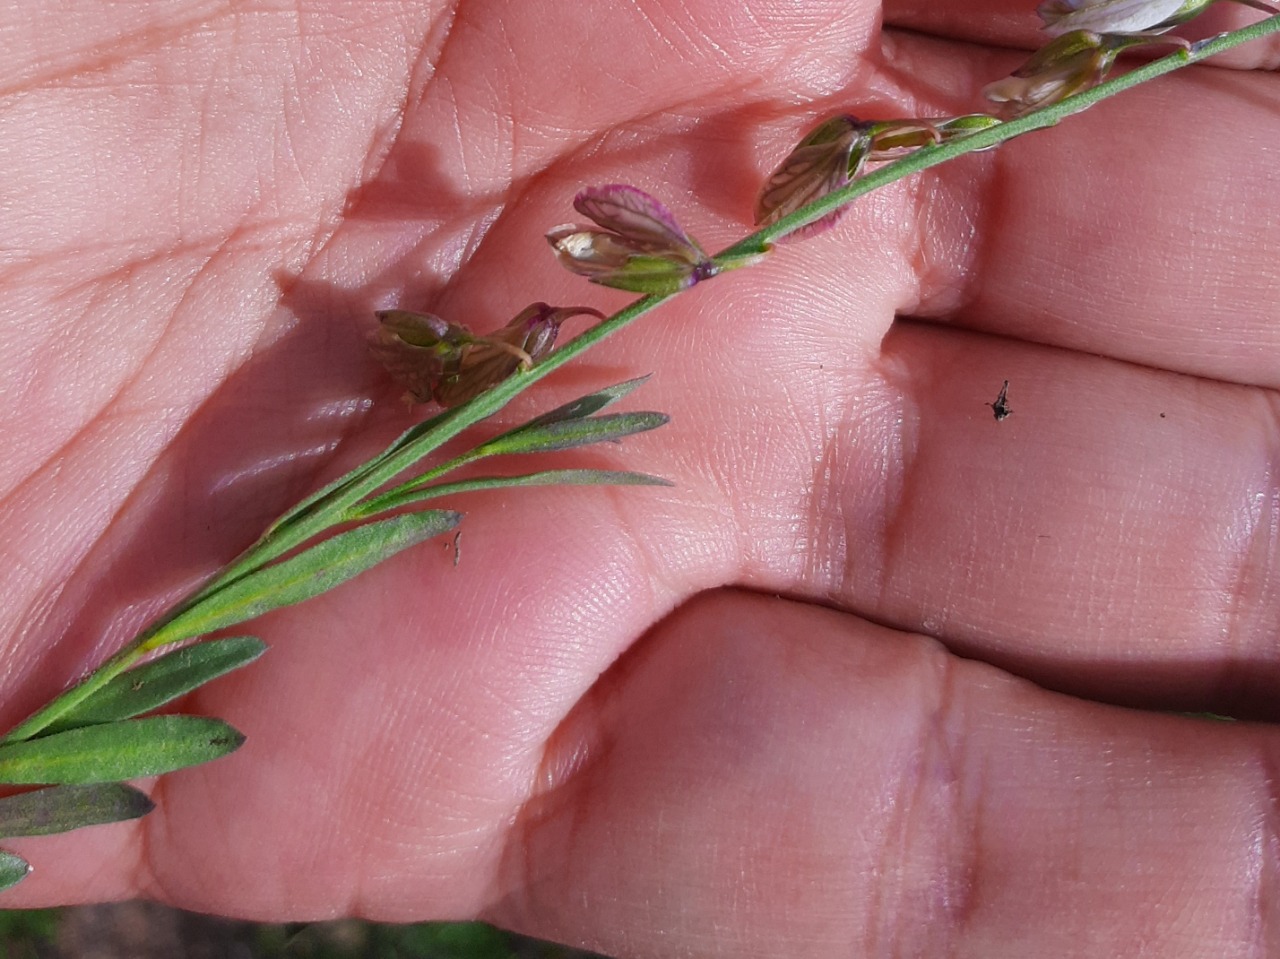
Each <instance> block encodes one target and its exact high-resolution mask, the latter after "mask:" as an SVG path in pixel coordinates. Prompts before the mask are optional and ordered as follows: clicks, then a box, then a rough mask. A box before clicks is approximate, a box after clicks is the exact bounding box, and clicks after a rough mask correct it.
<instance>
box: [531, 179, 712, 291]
mask: <svg viewBox="0 0 1280 959" xmlns="http://www.w3.org/2000/svg"><path fill="white" fill-rule="evenodd" d="M573 207H574V209H575V210H577V211H578V212H579V213H581V214H582V215H583V216H585V217H587V218H589V219H590V220H591V221H592V222H593V223H595V224H596V226H598V227H599V228H600V229H593V228H591V227H582V226H575V225H573V224H567V225H564V226H558V227H556V228H555V229H553V230H552V231H551V232H550V233H548V234H547V241H548V242H549V243H550V244H551V248H552V249H553V250H555V253H556V258H557V259H558V260H559V261H560V263H561V264H562V265H563V266H564V267H565V268H566V269H568V270H571V271H572V272H574V273H577V274H578V275H579V276H585V277H587V279H589V280H591V282H593V283H599V284H601V285H603V286H611V287H614V288H616V289H619V290H630V291H631V292H633V293H657V294H667V293H675V292H676V291H678V290H683V289H687V288H688V287H690V286H693V284H695V283H697V282H698V281H699V280H705V279H706V278H707V277H709V276H714V275H715V274H716V273H717V272H719V268H718V267H717V266H716V264H715V263H714V262H713V261H712V260H711V258H710V257H708V256H707V254H706V253H705V252H703V249H702V247H700V246H699V245H698V243H697V241H696V240H694V239H693V238H692V237H690V236H689V234H687V233H685V231H684V230H683V229H681V227H680V224H679V223H677V222H676V219H675V217H674V216H673V215H672V214H671V211H670V210H668V209H667V208H666V207H665V206H664V205H663V204H662V203H661V202H659V201H658V200H656V199H654V198H653V197H651V196H650V195H649V194H647V193H645V192H644V191H643V190H638V189H636V188H635V187H633V186H626V185H625V184H610V185H607V186H597V187H588V188H587V189H585V190H583V191H582V192H581V193H579V194H578V195H577V196H576V197H574V200H573Z"/></svg>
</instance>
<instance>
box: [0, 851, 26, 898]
mask: <svg viewBox="0 0 1280 959" xmlns="http://www.w3.org/2000/svg"><path fill="white" fill-rule="evenodd" d="M30 872H31V863H29V862H27V861H26V860H25V859H23V858H22V857H21V856H15V855H14V854H13V853H11V852H9V851H8V850H7V849H0V889H9V888H12V887H13V886H16V885H17V884H18V883H20V882H22V880H24V879H26V878H27V875H28V874H29V873H30Z"/></svg>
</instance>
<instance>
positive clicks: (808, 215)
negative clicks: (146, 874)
mask: <svg viewBox="0 0 1280 959" xmlns="http://www.w3.org/2000/svg"><path fill="white" fill-rule="evenodd" d="M1278 31H1280V16H1274V17H1271V18H1269V19H1266V20H1262V21H1260V22H1258V23H1255V24H1252V25H1250V26H1247V27H1244V28H1242V29H1240V30H1235V31H1232V32H1231V33H1226V34H1223V35H1221V36H1219V37H1215V38H1213V39H1212V40H1209V41H1206V42H1203V43H1200V44H1196V45H1195V46H1194V47H1193V48H1192V49H1191V50H1189V51H1188V50H1180V51H1178V52H1176V53H1174V54H1172V55H1170V56H1167V57H1163V58H1161V59H1159V60H1154V61H1152V62H1150V63H1147V64H1144V65H1143V66H1140V67H1138V68H1137V69H1135V70H1132V71H1130V72H1129V73H1126V74H1124V75H1122V76H1119V77H1116V78H1114V79H1112V80H1108V81H1107V82H1106V83H1103V84H1100V85H1099V86H1097V87H1095V88H1093V89H1092V90H1088V91H1086V92H1084V93H1079V94H1077V95H1075V96H1073V97H1070V98H1068V99H1066V100H1063V101H1062V102H1061V103H1057V104H1054V105H1052V106H1049V107H1045V108H1042V109H1040V110H1038V111H1036V112H1034V113H1030V114H1028V115H1026V116H1024V117H1020V118H1019V119H1017V120H1011V121H1009V122H1007V123H1000V124H997V125H995V126H992V127H989V128H987V129H985V130H980V131H978V132H976V133H972V134H969V135H967V136H963V137H956V138H953V139H950V140H948V141H947V142H945V143H942V144H939V145H937V146H928V147H923V148H921V149H920V150H917V151H916V152H914V153H911V154H909V155H907V156H905V157H903V158H902V159H899V160H895V161H893V162H891V163H886V164H885V165H884V166H882V167H880V168H879V169H877V170H875V171H874V172H872V173H869V174H867V175H865V176H862V177H859V178H858V179H857V180H855V181H854V182H852V183H851V184H849V185H848V186H847V187H845V188H844V189H842V190H838V191H836V192H833V193H831V194H828V195H827V196H824V197H822V198H821V199H819V200H816V201H814V202H813V203H810V204H809V205H808V206H805V207H802V208H801V209H799V210H796V211H795V212H794V213H792V214H790V215H789V216H786V217H784V218H783V219H781V220H779V221H778V222H776V223H773V224H770V225H769V226H767V227H765V228H764V229H761V230H757V231H756V232H755V233H752V234H751V235H750V236H747V237H744V238H743V239H741V240H739V241H738V242H737V243H734V244H733V245H732V246H729V247H726V248H725V249H724V250H722V251H721V252H720V253H719V254H717V255H716V257H715V259H716V260H717V261H718V262H720V263H721V264H724V265H728V264H729V263H730V262H731V261H741V260H742V259H743V258H745V257H750V256H753V255H756V254H762V253H766V252H768V250H769V249H770V248H771V246H772V244H774V243H775V242H777V241H778V240H780V239H782V238H783V237H786V236H788V235H789V234H791V233H794V232H796V231H797V230H800V229H802V228H803V227H805V226H807V225H808V224H810V223H813V222H814V221H815V220H819V219H821V218H822V217H824V216H826V215H827V214H829V213H832V212H834V211H835V210H837V209H839V208H840V207H843V206H847V205H848V204H850V203H852V202H853V201H854V200H856V199H858V198H859V197H861V196H863V195H864V194H866V193H869V192H871V191H872V190H875V189H878V188H880V187H883V186H886V185H888V184H890V183H893V182H894V181H896V180H900V179H902V178H903V177H907V176H911V175H912V174H914V173H919V172H920V171H922V170H927V169H929V168H930V167H934V166H937V165H939V164H941V163H945V162H947V161H948V160H953V159H955V158H956V157H959V156H963V155H964V154H966V153H972V152H974V151H977V150H985V149H989V148H991V147H994V146H997V145H999V144H1001V143H1004V142H1005V141H1007V140H1010V139H1012V138H1014V137H1017V136H1022V135H1023V134H1026V133H1030V132H1032V131H1034V130H1040V129H1044V128H1045V127H1050V126H1053V125H1054V124H1056V123H1058V122H1059V121H1060V120H1062V119H1064V118H1066V117H1068V116H1071V115H1072V114H1074V113H1079V112H1080V111H1082V110H1086V109H1088V108H1089V107H1091V106H1093V105H1094V104H1096V103H1100V102H1101V101H1103V100H1106V99H1108V98H1110V97H1113V96H1115V95H1116V94H1118V93H1122V92H1124V91H1125V90H1128V89H1130V88H1131V87H1134V86H1137V85H1138V84H1140V83H1146V82H1147V81H1149V80H1154V79H1155V78H1157V77H1160V76H1163V75H1164V74H1167V73H1172V72H1173V71H1174V70H1179V69H1182V68H1183V67H1187V66H1190V65H1192V64H1194V63H1199V62H1200V61H1202V60H1205V59H1207V58H1208V57H1211V56H1214V55H1216V54H1219V53H1222V52H1224V51H1226V50H1230V49H1232V48H1233V47H1237V46H1239V45H1241V44H1243V43H1248V42H1250V41H1252V40H1257V39H1259V38H1261V37H1265V36H1269V35H1271V34H1274V33H1276V32H1278ZM676 295H677V294H669V295H663V296H658V295H653V296H645V297H642V298H641V299H638V300H635V301H634V302H632V303H631V304H629V305H628V306H626V307H624V308H623V309H621V310H619V311H618V312H617V313H615V314H613V315H612V316H610V317H608V318H607V319H605V320H602V321H601V322H600V323H598V324H597V325H595V326H593V327H591V328H590V329H589V330H587V331H586V332H584V333H581V334H579V335H578V336H577V337H575V338H574V339H572V340H570V341H569V342H568V343H566V344H565V345H564V346H562V347H561V348H560V349H558V350H556V351H555V352H553V353H551V354H550V355H549V356H547V357H546V358H545V359H543V360H542V362H540V363H539V364H538V365H537V366H535V367H534V368H533V369H531V370H528V371H523V372H518V373H516V374H515V375H514V376H512V377H510V378H509V379H507V380H505V381H503V382H502V383H499V384H498V385H497V386H495V387H493V388H492V389H490V390H488V391H486V392H484V393H482V394H480V395H479V396H477V397H476V398H475V399H473V400H471V401H470V402H468V403H465V404H463V405H462V406H459V407H456V408H454V409H451V410H446V411H445V412H444V413H441V414H440V415H438V416H436V417H433V418H432V419H431V420H428V421H427V422H425V423H423V424H420V425H418V426H415V427H414V428H412V429H410V430H409V431H408V432H406V433H405V434H404V435H403V436H401V437H400V438H399V439H397V440H396V441H395V443H393V444H392V445H391V446H390V447H389V448H388V449H387V450H385V451H384V452H383V453H381V454H379V455H378V456H377V457H375V458H374V459H373V460H371V461H369V462H368V463H365V464H364V465H362V466H360V467H358V468H357V469H355V470H353V471H352V472H351V473H349V474H347V476H345V477H343V479H341V480H339V481H338V482H337V483H335V484H333V485H332V486H331V487H329V488H328V489H326V490H324V491H322V492H321V493H320V494H317V495H315V496H313V497H311V498H309V499H308V500H305V501H304V503H303V504H302V505H300V506H299V507H295V508H294V509H293V510H290V511H289V512H288V513H286V514H285V516H284V517H283V518H282V519H281V520H279V521H278V522H277V523H276V524H275V525H273V526H272V527H271V528H270V529H269V530H268V531H267V533H266V534H264V535H263V537H262V538H261V539H260V540H259V541H258V542H257V543H256V544H254V545H253V546H252V547H250V548H249V549H248V550H246V551H245V552H244V553H243V554H241V556H239V557H238V558H237V559H235V560H233V561H232V562H231V563H230V564H228V565H227V566H225V567H223V569H222V570H221V571H219V573H217V574H216V575H215V576H214V577H213V579H211V580H210V581H209V582H208V583H207V584H206V585H205V586H203V587H202V588H201V589H200V590H199V591H197V592H196V593H194V594H193V595H192V596H191V597H189V598H188V599H186V600H185V601H183V602H182V603H180V604H179V605H178V606H177V607H176V608H174V609H173V610H171V611H170V612H169V613H167V614H166V615H165V616H164V617H162V618H161V619H160V620H159V621H157V622H156V623H154V624H153V625H152V626H150V627H148V629H147V630H146V631H144V632H143V633H142V634H141V635H140V636H138V637H137V638H136V639H135V640H134V641H133V642H132V643H130V645H129V646H127V647H126V648H125V649H123V650H121V651H120V652H119V653H117V654H116V655H115V656H113V657H112V658H111V659H109V660H108V661H107V662H106V663H104V664H103V665H102V666H101V667H99V669H98V670H97V671H95V672H94V673H93V674H92V675H91V676H89V677H88V678H86V679H85V680H84V681H83V682H82V683H81V684H80V685H78V686H76V687H74V688H73V689H71V690H68V691H67V692H66V693H64V694H63V695H62V696H60V697H58V698H57V699H55V700H54V701H53V702H51V703H49V704H48V705H47V706H45V707H44V708H43V709H41V710H40V711H38V712H36V713H35V714H34V715H32V716H31V717H30V718H28V719H27V720H25V721H24V722H23V723H21V724H20V725H19V726H17V727H16V728H14V729H13V730H12V731H11V732H10V733H9V734H8V735H7V736H6V737H4V739H3V740H0V742H12V741H15V740H18V739H25V738H29V737H30V736H33V735H35V734H36V733H38V732H40V731H41V730H42V729H44V728H46V727H47V726H48V725H49V724H50V723H52V722H54V721H55V720H56V719H58V718H60V717H61V716H62V715H63V714H65V713H66V712H67V711H69V710H70V709H71V708H73V707H74V706H76V705H77V704H79V703H80V702H82V701H83V700H84V699H85V698H87V697H88V696H89V695H90V694H91V693H93V692H94V691H95V690H97V689H99V688H100V687H101V686H103V685H105V684H106V683H107V682H108V681H109V680H111V679H112V678H114V677H115V676H117V675H119V674H120V673H121V672H123V671H124V670H125V669H127V668H128V667H129V666H131V665H133V664H134V663H135V662H137V660H138V659H139V658H141V656H142V655H143V654H144V651H145V650H149V649H154V648H155V647H157V646H160V645H163V644H164V643H165V642H166V633H165V629H166V627H167V625H168V624H169V623H170V622H172V621H173V620H174V619H175V618H176V617H177V616H178V615H179V614H181V613H183V612H185V611H187V610H189V609H191V608H192V607H194V606H196V605H199V604H200V603H201V602H202V601H204V600H205V599H207V598H209V597H210V596H212V595H214V594H215V593H217V592H218V591H219V590H220V589H222V588H224V587H225V586H227V585H229V584H230V583H232V582H234V581H235V580H237V579H239V578H240V577H242V576H244V575H246V574H247V573H250V572H252V571H254V570H256V569H260V568H262V567H263V566H265V565H266V564H268V563H270V562H272V561H273V560H275V559H278V558H280V557H281V556H283V555H284V554H285V553H287V552H289V551H291V550H293V549H296V548H297V547H299V546H301V545H302V544H304V543H306V542H307V541H308V540H310V539H313V538H315V537H317V536H320V535H322V534H323V533H325V532H326V531H328V530H329V529H331V528H332V527H334V526H335V525H338V524H340V523H343V522H346V521H348V520H349V519H350V518H351V517H352V516H354V515H358V514H359V511H358V510H354V509H353V507H355V505H356V504H357V503H359V502H361V501H362V500H364V499H365V498H367V497H370V496H372V495H373V494H375V493H376V492H377V490H378V489H379V488H381V487H383V486H385V485H386V484H387V483H389V482H391V480H392V479H394V478H395V477H396V476H398V475H399V474H401V473H403V472H404V471H405V470H407V469H408V468H409V467H411V466H413V464H414V463H416V462H418V461H419V460H420V459H422V458H423V457H424V456H426V455H427V454H428V453H430V452H432V451H434V450H436V449H438V448H439V447H440V446H441V445H442V444H443V443H445V442H447V441H448V440H450V439H452V438H453V437H455V436H457V435H458V434H459V433H461V432H463V431H464V430H466V429H467V428H468V427H470V426H473V425H474V424H476V423H479V422H480V421H481V420H484V419H487V418H488V417H490V416H492V415H494V414H495V413H497V412H499V411H500V410H501V409H502V408H503V407H505V406H506V405H507V404H508V403H510V402H511V401H512V400H513V399H514V398H515V397H517V396H519V395H520V394H521V393H523V392H524V391H525V390H527V389H528V388H529V387H531V386H533V385H534V384H535V383H537V382H538V381H539V380H541V379H543V378H544V377H547V376H549V375H551V374H552V373H554V372H555V371H556V370H558V369H560V368H561V367H562V366H564V365H565V364H567V363H571V362H573V361H574V360H575V359H577V358H578V357H579V356H581V355H582V354H583V353H585V352H586V351H587V350H589V349H591V348H592V347H594V346H596V345H597V344H598V343H600V342H601V341H602V340H604V339H606V338H607V337H610V336H612V335H613V334H614V333H617V332H618V331H619V330H622V329H623V328H625V327H627V326H629V325H630V324H631V323H633V322H634V321H635V320H637V319H639V318H640V317H641V316H644V315H645V314H646V313H649V312H651V311H652V310H654V309H656V308H657V307H658V306H660V305H662V304H663V303H665V302H666V301H667V300H669V299H671V298H672V297H674V296H676ZM461 459H465V454H464V457H461ZM441 471H443V468H441ZM430 475H431V474H428V476H430ZM426 478H427V477H419V478H418V479H417V480H416V481H415V483H414V484H411V485H418V484H421V483H422V482H423V481H424V479H426Z"/></svg>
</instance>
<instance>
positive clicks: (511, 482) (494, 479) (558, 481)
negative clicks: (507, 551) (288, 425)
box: [361, 469, 672, 513]
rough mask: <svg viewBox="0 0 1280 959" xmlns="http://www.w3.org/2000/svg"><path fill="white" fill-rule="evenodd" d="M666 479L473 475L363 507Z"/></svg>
mask: <svg viewBox="0 0 1280 959" xmlns="http://www.w3.org/2000/svg"><path fill="white" fill-rule="evenodd" d="M671 485H672V483H671V481H670V480H666V479H663V478H662V477H661V476H651V475H650V474H648V473H633V472H628V471H619V470H588V469H569V470H546V471H544V472H541V473H524V474H522V475H519V476H476V477H473V478H471V479H465V480H458V481H457V482H456V483H440V484H439V485H437V486H424V487H419V488H417V489H412V490H404V491H398V492H395V493H389V494H387V495H386V496H385V497H379V498H378V499H376V500H371V501H370V502H369V503H368V504H367V505H366V506H364V507H361V508H362V509H367V510H368V511H369V513H373V512H375V511H376V512H383V511H386V510H392V509H401V508H402V507H405V506H412V505H413V504H415V503H421V502H425V501H426V500H432V499H439V498H440V497H441V496H456V495H458V494H459V493H476V492H479V491H481V490H491V489H511V488H513V487H518V486H671Z"/></svg>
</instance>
